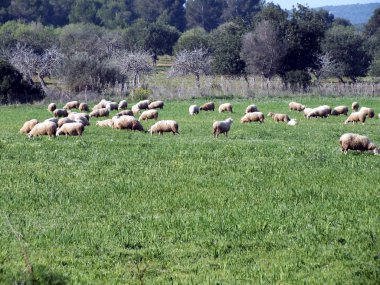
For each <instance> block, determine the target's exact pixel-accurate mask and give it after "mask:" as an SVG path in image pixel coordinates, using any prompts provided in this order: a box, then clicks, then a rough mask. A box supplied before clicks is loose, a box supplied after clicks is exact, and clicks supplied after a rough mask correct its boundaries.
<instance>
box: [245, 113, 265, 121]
mask: <svg viewBox="0 0 380 285" xmlns="http://www.w3.org/2000/svg"><path fill="white" fill-rule="evenodd" d="M264 119H265V118H264V114H263V113H262V112H251V113H247V114H245V115H244V116H243V117H242V118H241V119H240V122H241V123H250V122H260V123H264Z"/></svg>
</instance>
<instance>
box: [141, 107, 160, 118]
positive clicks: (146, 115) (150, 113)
mask: <svg viewBox="0 0 380 285" xmlns="http://www.w3.org/2000/svg"><path fill="white" fill-rule="evenodd" d="M157 118H158V111H157V110H156V109H152V110H146V111H144V112H142V114H141V116H140V118H139V121H144V120H149V119H155V120H157Z"/></svg>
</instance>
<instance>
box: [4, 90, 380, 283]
mask: <svg viewBox="0 0 380 285" xmlns="http://www.w3.org/2000/svg"><path fill="white" fill-rule="evenodd" d="M352 99H359V103H360V104H361V105H363V106H364V105H366V106H372V107H374V108H375V110H380V100H379V99H378V98H365V97H364V98H349V99H348V98H327V97H305V98H296V100H298V101H301V102H302V103H304V104H306V105H308V106H317V105H321V104H329V105H331V106H334V105H341V104H346V105H349V104H350V103H351V101H352ZM204 101H205V100H204V99H201V98H195V99H189V100H180V101H176V100H173V101H166V105H165V108H164V110H162V111H160V112H159V113H160V114H159V117H160V119H175V120H177V121H178V123H179V126H180V133H181V134H180V135H176V136H173V135H171V134H165V135H163V136H150V135H149V134H146V133H139V132H136V133H133V132H128V131H116V130H112V129H107V128H99V127H97V126H95V120H94V119H92V121H91V123H92V125H91V126H90V127H88V128H87V129H86V130H85V133H84V135H83V137H81V138H78V137H58V138H56V139H52V140H49V139H48V138H46V137H40V138H35V139H27V138H26V137H25V136H24V135H21V134H18V129H19V128H20V127H21V125H22V123H23V122H24V121H25V120H27V119H31V118H37V119H40V120H42V119H44V118H47V117H49V114H48V113H47V111H46V108H45V106H8V107H1V108H0V125H1V126H2V127H1V132H0V179H1V187H0V195H1V196H0V197H1V199H0V209H1V210H0V214H1V215H0V226H1V231H0V283H8V284H11V283H15V282H19V283H21V282H22V281H25V280H32V281H30V282H40V283H44V282H45V284H168V283H169V284H171V283H172V284H208V283H210V284H268V283H269V284H273V283H281V284H299V283H303V284H321V283H325V284H337V283H341V284H378V283H379V281H380V269H379V268H380V266H379V265H380V264H379V260H380V257H379V253H380V239H379V234H380V227H379V213H380V203H379V197H380V196H379V194H380V192H379V185H380V176H379V171H378V170H379V168H380V160H379V157H377V156H374V155H372V154H371V153H364V154H359V153H353V152H351V153H349V154H348V155H343V154H341V152H340V150H339V145H338V139H339V136H340V135H341V134H342V133H344V132H358V133H361V134H365V135H368V136H369V137H370V138H371V139H372V140H373V141H374V142H376V143H378V144H380V133H379V132H378V129H379V121H378V120H369V122H368V123H366V124H365V125H355V126H353V125H343V123H342V122H343V121H344V119H345V118H343V117H330V118H328V119H315V120H306V119H304V118H303V116H302V114H300V113H290V114H291V117H295V118H297V119H298V120H299V122H300V123H299V125H298V126H295V127H289V126H286V125H284V124H279V123H278V124H276V123H274V122H273V121H272V120H271V119H270V118H267V119H266V121H265V123H264V124H255V123H252V124H241V123H240V122H239V119H240V117H241V116H242V114H243V113H244V109H245V107H246V106H247V105H248V104H252V103H255V104H256V105H258V107H259V108H260V109H261V110H262V111H263V112H264V113H265V114H266V113H268V112H269V111H276V112H288V113H289V111H288V110H287V104H288V102H289V100H288V99H286V98H255V100H252V99H248V100H247V99H231V100H230V102H231V103H232V104H233V106H234V113H233V114H231V116H232V118H233V119H234V123H233V125H232V128H231V131H230V134H229V137H228V138H225V137H223V136H221V137H220V138H219V139H214V138H213V137H212V134H211V126H212V122H213V121H214V120H216V119H224V118H226V117H228V116H230V115H229V114H219V113H217V112H208V113H207V112H203V113H201V114H199V115H198V116H195V117H191V116H189V115H188V113H187V109H188V106H189V105H191V104H193V103H195V104H201V103H203V102H204ZM215 102H216V104H217V105H218V104H220V103H222V102H226V100H223V99H215ZM143 124H144V126H145V127H146V128H148V127H149V126H150V125H151V124H153V123H152V122H144V123H143ZM9 223H11V225H12V227H13V229H15V230H16V231H17V232H20V233H21V234H22V236H23V240H24V242H25V248H26V252H27V254H28V257H29V260H30V263H31V264H32V265H33V268H34V273H33V274H34V276H33V278H30V276H29V277H28V276H27V273H25V262H24V259H23V255H22V253H21V252H20V241H19V240H17V239H15V236H14V234H13V233H12V231H11V229H10V226H9ZM28 278H29V279H28ZM48 282H51V283H48ZM54 282H55V283H54Z"/></svg>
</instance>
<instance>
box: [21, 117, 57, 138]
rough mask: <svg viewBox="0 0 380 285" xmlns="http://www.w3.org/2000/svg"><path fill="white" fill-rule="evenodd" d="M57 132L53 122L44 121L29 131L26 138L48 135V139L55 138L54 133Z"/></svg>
mask: <svg viewBox="0 0 380 285" xmlns="http://www.w3.org/2000/svg"><path fill="white" fill-rule="evenodd" d="M56 131H57V125H56V124H55V123H54V122H50V121H44V122H42V123H38V124H37V125H35V126H34V127H33V129H31V131H30V132H29V134H28V137H29V138H31V137H38V136H43V135H48V136H49V137H55V133H56Z"/></svg>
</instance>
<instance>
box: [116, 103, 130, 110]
mask: <svg viewBox="0 0 380 285" xmlns="http://www.w3.org/2000/svg"><path fill="white" fill-rule="evenodd" d="M127 108H128V102H127V101H126V100H121V101H120V102H119V105H118V106H117V109H118V110H119V111H120V110H124V109H127Z"/></svg>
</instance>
